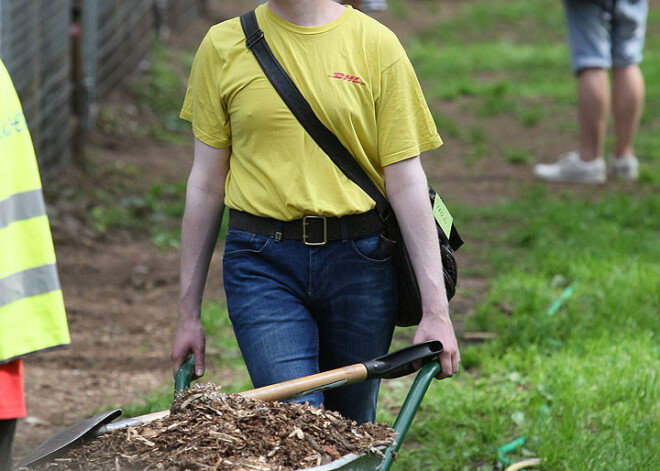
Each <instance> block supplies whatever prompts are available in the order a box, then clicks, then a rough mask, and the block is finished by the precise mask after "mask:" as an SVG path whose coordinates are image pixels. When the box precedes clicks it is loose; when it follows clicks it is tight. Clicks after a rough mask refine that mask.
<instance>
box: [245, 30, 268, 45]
mask: <svg viewBox="0 0 660 471" xmlns="http://www.w3.org/2000/svg"><path fill="white" fill-rule="evenodd" d="M263 38H264V32H263V31H262V30H261V29H257V30H255V31H254V32H253V33H252V34H251V35H250V36H249V37H248V38H247V39H246V40H245V46H246V47H247V48H248V49H252V46H254V45H255V44H256V43H257V42H259V41H261V40H262V39H263Z"/></svg>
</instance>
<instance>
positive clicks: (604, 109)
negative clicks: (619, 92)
mask: <svg viewBox="0 0 660 471" xmlns="http://www.w3.org/2000/svg"><path fill="white" fill-rule="evenodd" d="M577 102H578V121H579V124H580V158H581V159H582V160H583V161H585V162H592V161H594V160H595V159H596V158H598V157H603V155H604V153H603V150H604V146H605V131H606V128H607V118H608V116H609V114H610V78H609V71H607V70H604V69H600V68H594V67H588V68H586V69H583V70H581V71H580V72H578V100H577Z"/></svg>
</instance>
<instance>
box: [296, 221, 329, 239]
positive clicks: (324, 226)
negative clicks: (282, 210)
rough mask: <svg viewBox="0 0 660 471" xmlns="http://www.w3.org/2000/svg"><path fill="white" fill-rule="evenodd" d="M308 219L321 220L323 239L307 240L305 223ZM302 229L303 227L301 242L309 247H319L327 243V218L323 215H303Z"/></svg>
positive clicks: (306, 223)
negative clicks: (317, 240) (318, 240)
mask: <svg viewBox="0 0 660 471" xmlns="http://www.w3.org/2000/svg"><path fill="white" fill-rule="evenodd" d="M309 219H321V220H323V240H322V241H321V242H308V241H307V225H308V224H309V222H307V221H308V220H309ZM302 225H303V227H302V229H303V236H302V240H303V244H305V245H309V246H311V247H320V246H323V245H325V244H327V243H328V220H327V219H326V217H325V216H303V220H302Z"/></svg>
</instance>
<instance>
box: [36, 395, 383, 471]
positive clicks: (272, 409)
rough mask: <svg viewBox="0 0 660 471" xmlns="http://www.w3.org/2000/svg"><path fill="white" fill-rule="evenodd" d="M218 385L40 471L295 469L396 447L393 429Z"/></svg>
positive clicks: (96, 440) (179, 400) (90, 443)
mask: <svg viewBox="0 0 660 471" xmlns="http://www.w3.org/2000/svg"><path fill="white" fill-rule="evenodd" d="M219 389H220V388H219V387H217V386H216V385H214V384H212V383H206V384H200V383H197V384H195V385H194V386H193V387H192V388H190V389H187V390H186V391H184V392H182V393H181V394H179V395H178V397H177V398H176V399H175V401H174V402H173V403H172V407H171V409H170V415H169V416H167V417H165V418H163V419H160V420H156V421H154V422H151V423H150V424H147V425H143V426H140V427H129V428H126V429H121V430H116V431H114V432H111V433H108V434H106V435H104V436H101V437H98V438H89V439H85V440H84V441H83V442H82V443H81V444H79V445H78V446H75V447H73V448H71V449H69V450H68V451H67V452H66V453H65V454H64V455H63V456H60V457H57V458H56V459H52V460H51V461H50V462H48V463H44V464H41V465H40V466H39V467H35V468H32V469H34V470H38V471H109V470H115V471H133V470H141V471H144V470H159V471H160V470H162V471H186V470H217V471H237V470H246V471H247V470H258V471H293V470H298V469H306V468H311V467H314V466H319V465H323V464H327V463H330V462H332V461H334V460H337V459H339V458H341V457H342V456H345V455H347V454H351V453H355V454H361V453H374V454H377V455H379V456H382V451H381V450H382V448H383V447H387V446H390V445H391V444H392V443H393V441H394V435H395V432H394V430H392V429H391V428H390V427H388V426H387V425H385V424H379V423H377V424H372V423H367V424H362V425H357V424H356V423H355V422H354V421H351V420H348V419H345V418H344V417H342V416H341V415H340V414H338V413H336V412H332V411H326V410H323V409H319V408H315V407H311V406H309V405H307V404H298V403H282V402H269V403H266V402H262V401H255V400H253V399H248V398H245V397H243V396H240V395H238V394H224V393H221V392H220V391H219Z"/></svg>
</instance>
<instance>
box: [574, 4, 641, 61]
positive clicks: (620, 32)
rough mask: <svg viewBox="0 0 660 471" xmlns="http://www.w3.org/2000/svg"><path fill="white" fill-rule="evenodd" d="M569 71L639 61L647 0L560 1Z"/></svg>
mask: <svg viewBox="0 0 660 471" xmlns="http://www.w3.org/2000/svg"><path fill="white" fill-rule="evenodd" d="M563 2H564V8H565V11H566V22H567V25H568V42H569V46H570V49H571V61H572V67H573V72H575V73H578V72H580V71H581V70H582V69H586V68H599V69H611V68H612V67H625V66H628V65H632V64H639V63H640V62H641V61H642V50H643V49H644V37H645V34H646V19H647V16H648V9H649V5H648V0H563Z"/></svg>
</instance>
